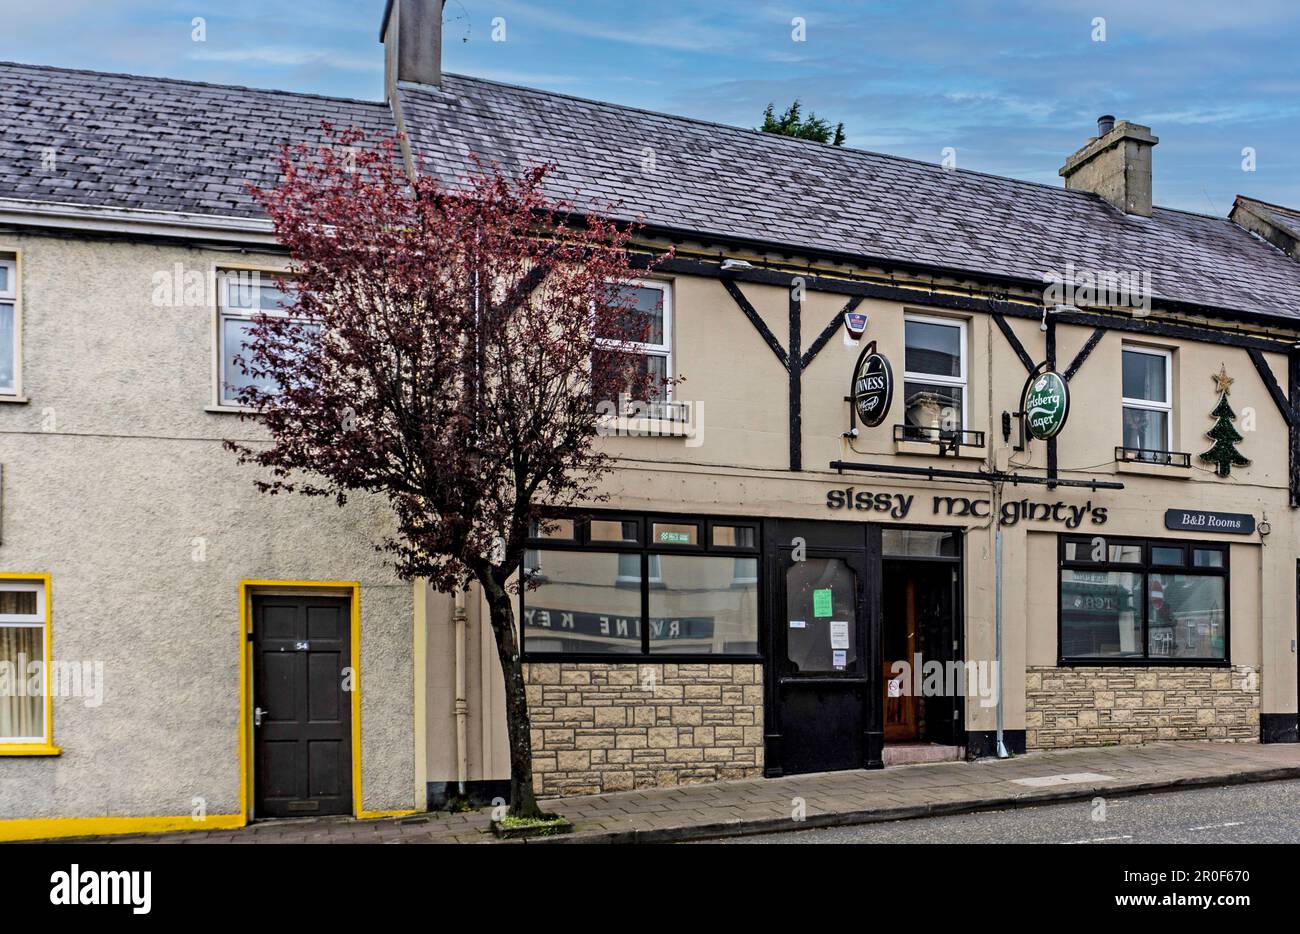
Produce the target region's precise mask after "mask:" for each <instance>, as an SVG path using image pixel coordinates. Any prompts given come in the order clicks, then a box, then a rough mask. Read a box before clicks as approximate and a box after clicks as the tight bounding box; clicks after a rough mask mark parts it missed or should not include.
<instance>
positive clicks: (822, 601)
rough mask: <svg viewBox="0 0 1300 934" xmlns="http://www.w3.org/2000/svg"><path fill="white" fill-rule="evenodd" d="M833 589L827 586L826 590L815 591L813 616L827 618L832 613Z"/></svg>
mask: <svg viewBox="0 0 1300 934" xmlns="http://www.w3.org/2000/svg"><path fill="white" fill-rule="evenodd" d="M831 604H832V601H831V589H830V588H829V587H827V588H826V589H824V590H814V591H813V616H815V617H817V618H818V619H825V618H826V617H827V616H830V615H831V612H832V610H831Z"/></svg>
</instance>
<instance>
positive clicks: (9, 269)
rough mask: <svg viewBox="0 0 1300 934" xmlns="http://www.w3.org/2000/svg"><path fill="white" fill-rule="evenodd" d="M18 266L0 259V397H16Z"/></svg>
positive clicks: (13, 262)
mask: <svg viewBox="0 0 1300 934" xmlns="http://www.w3.org/2000/svg"><path fill="white" fill-rule="evenodd" d="M17 308H18V264H17V262H15V261H14V260H12V259H0V395H5V396H16V395H18V311H17Z"/></svg>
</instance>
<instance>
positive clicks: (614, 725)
mask: <svg viewBox="0 0 1300 934" xmlns="http://www.w3.org/2000/svg"><path fill="white" fill-rule="evenodd" d="M527 668H528V670H527V679H528V688H527V690H528V706H529V711H530V714H531V717H532V725H533V769H534V771H535V774H536V784H537V791H538V793H539V794H545V795H582V794H595V793H597V792H600V791H625V790H629V789H633V788H647V787H661V786H670V785H681V784H688V783H692V782H701V781H716V780H718V779H732V778H756V777H758V776H759V775H760V774H761V773H762V766H763V684H762V681H763V669H762V666H761V665H741V664H727V665H689V664H681V665H676V664H641V665H635V664H633V665H629V664H622V665H614V664H604V663H582V662H556V663H542V662H533V663H530V664H529V665H528V666H527Z"/></svg>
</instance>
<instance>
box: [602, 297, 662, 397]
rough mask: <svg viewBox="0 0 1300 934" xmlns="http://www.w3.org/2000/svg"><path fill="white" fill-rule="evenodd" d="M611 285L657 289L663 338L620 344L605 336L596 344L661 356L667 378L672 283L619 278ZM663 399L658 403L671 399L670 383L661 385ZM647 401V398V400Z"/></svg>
mask: <svg viewBox="0 0 1300 934" xmlns="http://www.w3.org/2000/svg"><path fill="white" fill-rule="evenodd" d="M611 284H612V285H619V286H629V287H633V288H647V289H657V290H658V291H659V292H660V294H661V295H662V296H663V307H664V322H663V324H664V340H663V343H662V344H650V343H646V342H643V341H628V342H627V343H626V344H621V343H620V342H619V341H612V340H609V339H607V338H600V337H598V338H596V346H597V347H603V348H616V347H622V348H623V349H625V350H627V351H628V352H629V353H636V354H639V355H641V356H652V357H663V360H664V376H666V377H668V378H669V379H671V378H672V375H673V283H672V282H671V281H670V280H667V279H642V278H635V279H619V280H617V281H616V282H613V283H611ZM660 391H661V392H662V393H663V399H661V400H659V401H660V403H662V404H663V405H665V406H667V405H668V404H669V403H671V402H672V401H673V387H672V383H669V384H668V385H666V386H663V387H661V390H660ZM647 401H648V400H647Z"/></svg>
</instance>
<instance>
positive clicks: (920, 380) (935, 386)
mask: <svg viewBox="0 0 1300 934" xmlns="http://www.w3.org/2000/svg"><path fill="white" fill-rule="evenodd" d="M903 334H904V337H903V341H904V350H903V369H904V374H903V403H904V405H905V406H906V408H905V414H904V421H905V424H906V425H907V429H908V431H907V434H908V436H909V437H914V438H915V439H917V440H922V441H935V440H938V439H939V438H940V437H941V434H940V432H954V431H957V432H959V431H961V430H962V429H963V428H965V427H966V322H965V321H959V320H956V319H953V318H931V317H924V316H921V315H907V316H906V318H904V320H903Z"/></svg>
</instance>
